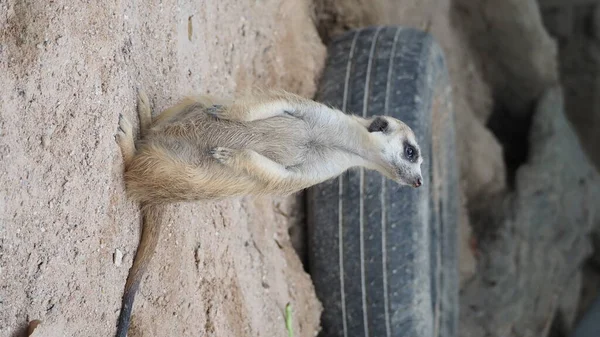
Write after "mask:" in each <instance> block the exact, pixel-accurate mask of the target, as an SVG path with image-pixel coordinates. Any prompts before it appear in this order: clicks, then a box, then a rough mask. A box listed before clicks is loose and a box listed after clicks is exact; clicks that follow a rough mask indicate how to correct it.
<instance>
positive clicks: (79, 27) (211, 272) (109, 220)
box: [0, 0, 325, 337]
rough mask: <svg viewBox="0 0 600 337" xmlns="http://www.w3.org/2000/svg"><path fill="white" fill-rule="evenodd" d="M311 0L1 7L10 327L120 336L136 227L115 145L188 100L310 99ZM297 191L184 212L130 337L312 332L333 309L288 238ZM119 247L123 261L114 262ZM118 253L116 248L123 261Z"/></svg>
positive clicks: (4, 292)
mask: <svg viewBox="0 0 600 337" xmlns="http://www.w3.org/2000/svg"><path fill="white" fill-rule="evenodd" d="M310 13H311V11H310V3H309V2H308V1H307V0H261V1H250V0H247V1H234V0H226V1H207V2H192V1H180V2H175V1H152V2H121V1H115V0H113V1H107V2H98V3H95V2H87V1H86V2H83V1H77V2H72V1H58V0H56V1H6V0H2V1H0V32H2V33H1V35H0V36H1V40H0V42H1V44H0V83H2V86H3V88H2V91H1V94H0V97H1V100H0V158H1V163H2V164H1V165H0V335H1V336H11V337H12V336H15V337H16V336H21V335H22V333H23V332H24V331H25V330H26V327H27V324H28V322H29V321H30V320H34V319H39V320H40V321H41V324H40V326H39V327H38V328H37V329H36V332H35V335H38V336H42V335H43V336H62V335H64V336H110V335H112V334H113V333H114V331H115V324H116V320H117V317H118V314H119V309H120V303H121V295H122V290H123V286H124V284H125V279H126V277H127V272H128V269H129V266H130V265H131V262H132V257H133V254H134V253H135V249H136V247H137V243H138V238H139V234H140V223H139V210H138V207H137V205H135V204H133V203H132V202H130V201H129V200H127V199H126V198H125V194H124V188H123V181H122V170H123V167H122V159H121V156H120V153H119V149H118V147H117V145H116V143H115V141H114V138H113V137H114V133H115V131H116V127H117V120H118V115H119V113H122V114H124V115H125V116H127V117H129V118H130V119H132V120H137V118H136V117H135V95H136V88H138V87H140V88H143V89H144V90H145V91H146V92H147V93H148V95H149V96H150V99H151V102H152V104H153V106H154V109H155V110H161V109H163V108H166V107H167V106H169V105H171V104H174V103H176V101H178V100H179V99H181V98H183V97H184V96H185V95H187V94H193V93H213V94H231V93H234V92H235V91H237V90H239V89H242V88H244V87H247V86H254V85H263V86H277V87H280V88H284V89H288V90H290V91H293V92H296V93H299V94H301V95H305V96H309V97H310V96H312V94H313V92H314V90H315V79H316V77H317V75H318V73H319V71H320V69H321V67H322V65H323V62H324V57H325V48H324V46H323V45H322V43H321V42H320V39H319V36H318V34H317V31H316V28H315V26H314V23H313V21H312V18H311V15H310ZM295 203H296V199H295V198H294V197H290V198H250V197H248V198H239V199H234V200H230V201H225V202H197V203H189V204H181V205H173V206H171V207H170V208H169V211H168V215H167V218H166V221H167V225H166V226H165V230H164V231H163V233H162V236H161V240H160V243H159V249H158V251H157V254H156V256H155V258H154V260H153V262H152V263H151V266H150V268H149V271H148V274H147V276H146V277H145V278H144V280H143V283H142V286H141V290H140V293H139V295H138V297H137V299H136V302H135V307H134V312H133V320H132V327H131V330H130V336H132V337H133V336H171V335H176V336H284V335H285V334H286V330H285V324H284V309H285V306H286V304H287V303H288V302H289V303H291V305H292V308H293V313H294V320H293V327H294V332H295V336H314V335H315V332H316V331H317V330H318V328H319V327H318V326H319V324H318V320H319V315H320V310H321V306H320V304H319V302H318V301H317V299H316V297H315V295H314V290H313V287H312V284H311V282H310V279H309V276H308V275H307V274H306V273H305V272H304V270H303V268H302V264H301V262H300V260H299V259H298V256H297V255H296V253H295V252H294V250H293V248H292V245H291V242H290V237H289V234H288V225H289V224H290V223H292V222H293V221H290V218H293V217H294V216H295V215H294V214H295V212H296V211H295V210H297V208H298V207H297V206H296V205H295ZM117 250H119V251H120V252H122V253H123V257H122V262H121V263H120V264H119V263H118V261H117V263H115V261H114V258H115V256H114V255H115V254H117V255H119V253H117ZM118 258H119V257H117V260H118Z"/></svg>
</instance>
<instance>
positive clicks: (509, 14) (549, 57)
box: [453, 0, 558, 116]
mask: <svg viewBox="0 0 600 337" xmlns="http://www.w3.org/2000/svg"><path fill="white" fill-rule="evenodd" d="M453 6H454V7H455V8H456V9H457V10H455V11H454V14H453V21H454V22H456V26H457V27H462V29H463V30H464V32H463V33H464V34H465V35H466V36H467V37H468V39H469V41H470V42H471V44H472V45H473V46H474V47H475V50H477V52H478V53H479V54H480V57H481V63H482V69H484V72H485V77H486V78H487V80H488V81H489V84H490V86H491V89H492V91H493V92H494V96H495V98H496V99H497V100H498V101H499V102H502V105H503V108H505V109H507V110H508V111H510V112H511V113H512V114H515V116H520V115H528V114H529V113H530V107H531V104H533V103H535V102H536V101H537V99H538V98H539V97H540V96H541V94H542V93H543V92H544V90H545V89H546V88H547V87H548V86H549V85H553V84H554V83H557V82H558V63H557V59H556V58H557V46H556V43H555V42H554V40H553V39H552V38H551V37H550V35H549V34H548V33H547V31H546V29H545V28H544V25H543V22H542V17H541V13H540V10H539V7H538V4H537V0H489V1H473V0H455V1H454V5H453Z"/></svg>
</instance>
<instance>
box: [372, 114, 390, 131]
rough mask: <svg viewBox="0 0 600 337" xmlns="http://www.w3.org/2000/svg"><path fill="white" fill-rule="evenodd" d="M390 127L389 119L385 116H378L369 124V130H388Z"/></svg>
mask: <svg viewBox="0 0 600 337" xmlns="http://www.w3.org/2000/svg"><path fill="white" fill-rule="evenodd" d="M388 127H389V123H388V121H387V120H386V119H385V118H383V117H376V118H375V119H374V120H373V121H372V122H371V125H369V128H368V130H369V132H387V131H388Z"/></svg>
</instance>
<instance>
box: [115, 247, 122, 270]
mask: <svg viewBox="0 0 600 337" xmlns="http://www.w3.org/2000/svg"><path fill="white" fill-rule="evenodd" d="M113 263H114V264H115V266H117V267H119V266H120V265H121V264H122V263H123V252H121V250H119V249H118V248H117V249H115V253H114V254H113Z"/></svg>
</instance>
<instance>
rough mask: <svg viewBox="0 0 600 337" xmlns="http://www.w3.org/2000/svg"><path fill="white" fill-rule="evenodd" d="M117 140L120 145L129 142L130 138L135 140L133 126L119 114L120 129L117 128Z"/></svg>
mask: <svg viewBox="0 0 600 337" xmlns="http://www.w3.org/2000/svg"><path fill="white" fill-rule="evenodd" d="M115 138H116V140H117V143H119V145H121V144H122V143H124V142H127V141H129V138H131V139H133V126H132V125H131V123H130V122H129V120H128V119H127V118H126V117H124V116H123V115H122V114H119V127H118V128H117V134H116V135H115Z"/></svg>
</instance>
